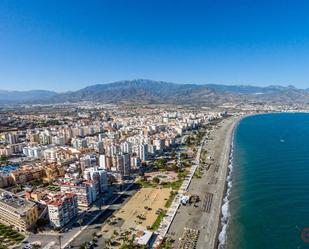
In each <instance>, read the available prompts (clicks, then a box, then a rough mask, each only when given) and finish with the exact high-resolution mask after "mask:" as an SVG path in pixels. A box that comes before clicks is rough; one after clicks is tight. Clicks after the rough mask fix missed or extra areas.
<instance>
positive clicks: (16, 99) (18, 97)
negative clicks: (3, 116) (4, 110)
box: [0, 90, 58, 104]
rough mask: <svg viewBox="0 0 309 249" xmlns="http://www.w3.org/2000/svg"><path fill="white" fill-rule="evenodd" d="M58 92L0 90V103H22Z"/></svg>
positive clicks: (42, 98) (48, 96) (39, 99)
mask: <svg viewBox="0 0 309 249" xmlns="http://www.w3.org/2000/svg"><path fill="white" fill-rule="evenodd" d="M57 94H58V93H56V92H53V91H47V90H30V91H5V90H0V103H2V104H5V103H9V104H11V103H23V102H31V101H41V100H44V99H50V98H51V97H54V96H56V95H57Z"/></svg>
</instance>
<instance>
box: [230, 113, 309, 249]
mask: <svg viewBox="0 0 309 249" xmlns="http://www.w3.org/2000/svg"><path fill="white" fill-rule="evenodd" d="M232 183H233V184H232V189H231V192H230V196H229V204H230V207H229V208H230V218H229V227H228V233H227V244H226V248H228V249H268V248H269V249H293V248H309V243H305V242H303V240H302V239H301V230H302V229H303V228H306V227H309V114H304V113H297V114H293V113H290V114H267V115H257V116H252V117H248V118H245V119H243V120H242V121H241V122H240V124H239V126H238V127H237V129H236V131H235V137H234V149H233V171H232ZM307 238H308V239H309V236H307Z"/></svg>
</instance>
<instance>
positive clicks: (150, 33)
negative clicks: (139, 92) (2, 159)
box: [0, 0, 309, 91]
mask: <svg viewBox="0 0 309 249" xmlns="http://www.w3.org/2000/svg"><path fill="white" fill-rule="evenodd" d="M308 13H309V2H308V1H298V0H294V1H292V0H287V1H285V0H280V1H274V0H265V1H264V0H259V1H256V0H209V1H208V0H204V1H194V0H190V1H189V0H188V1H181V0H177V1H171V0H170V1H168V0H164V1H161V0H155V1H152V0H140V1H137V0H123V1H118V0H110V1H104V0H101V1H90V0H89V1H86V0H84V1H78V0H72V1H67V0H53V1H48V0H44V1H32V0H18V1H17V0H16V1H14V0H1V1H0V89H5V90H13V89H14V90H26V89H50V90H56V91H66V90H75V89H79V88H82V87H84V86H88V85H91V84H96V83H106V82H112V81H116V80H122V79H135V78H149V79H154V80H166V81H171V82H179V83H223V84H252V85H270V84H281V85H289V84H292V85H295V86H297V87H301V88H306V87H309V14H308Z"/></svg>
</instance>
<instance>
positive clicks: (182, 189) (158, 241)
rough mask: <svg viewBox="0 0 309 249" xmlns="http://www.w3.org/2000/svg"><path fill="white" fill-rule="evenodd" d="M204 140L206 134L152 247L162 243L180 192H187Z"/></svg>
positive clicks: (177, 204)
mask: <svg viewBox="0 0 309 249" xmlns="http://www.w3.org/2000/svg"><path fill="white" fill-rule="evenodd" d="M205 140H206V136H205V137H203V139H202V144H201V145H200V147H199V149H198V152H197V154H196V158H195V162H194V165H192V166H191V168H190V171H189V173H188V175H187V177H186V179H185V180H184V182H183V183H182V185H181V187H180V189H179V194H177V196H176V197H175V199H174V201H173V202H172V204H171V207H170V208H169V209H168V211H167V213H166V215H165V217H164V218H163V220H162V221H161V223H160V226H159V229H158V231H157V238H156V240H155V242H154V243H153V248H157V247H158V246H159V245H160V244H161V243H162V241H163V239H164V237H165V235H166V234H167V232H168V229H169V228H170V226H171V224H172V222H173V219H174V217H175V215H176V213H177V211H178V208H179V206H180V200H181V197H182V194H183V193H185V192H187V190H188V188H189V185H190V183H191V180H192V178H193V176H194V173H195V171H196V169H197V168H198V167H199V162H200V156H201V151H202V148H203V146H204V143H205Z"/></svg>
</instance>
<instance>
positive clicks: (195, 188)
mask: <svg viewBox="0 0 309 249" xmlns="http://www.w3.org/2000/svg"><path fill="white" fill-rule="evenodd" d="M245 116H247V115H235V116H231V117H230V118H227V119H224V120H222V122H220V123H219V124H218V127H215V128H214V129H212V130H211V133H210V136H209V139H208V140H207V142H206V143H205V145H204V146H203V148H202V149H203V151H206V155H207V159H206V162H205V163H206V164H209V165H210V167H209V168H208V169H207V168H205V167H206V164H205V165H204V164H203V165H200V167H201V169H202V170H203V175H202V177H201V178H194V179H193V180H192V182H191V184H190V186H189V189H188V192H189V193H190V194H196V195H199V196H200V198H201V201H200V203H199V204H198V206H196V205H194V206H193V205H191V206H180V208H179V211H178V212H177V214H176V217H175V219H174V221H173V222H172V225H171V227H170V231H169V232H168V235H169V237H171V238H172V239H174V240H175V245H174V248H177V246H178V244H179V241H180V238H181V237H182V235H183V231H184V227H188V228H192V229H196V230H199V231H200V233H199V234H200V235H199V238H198V240H197V243H196V248H197V249H213V248H216V246H217V245H218V235H219V233H220V231H221V228H222V226H221V216H222V204H223V199H224V197H225V194H226V187H227V182H226V180H227V176H228V172H229V171H228V166H229V161H230V152H231V143H232V138H233V136H234V131H235V129H236V127H237V125H238V123H239V121H240V120H241V119H242V118H244V117H245ZM209 194H210V195H211V196H213V197H212V200H211V202H210V203H208V204H209V205H210V209H209V210H207V211H206V210H205V209H204V203H205V200H206V195H209Z"/></svg>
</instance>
